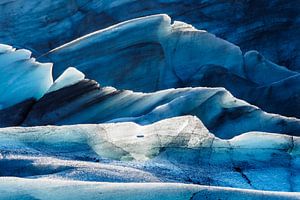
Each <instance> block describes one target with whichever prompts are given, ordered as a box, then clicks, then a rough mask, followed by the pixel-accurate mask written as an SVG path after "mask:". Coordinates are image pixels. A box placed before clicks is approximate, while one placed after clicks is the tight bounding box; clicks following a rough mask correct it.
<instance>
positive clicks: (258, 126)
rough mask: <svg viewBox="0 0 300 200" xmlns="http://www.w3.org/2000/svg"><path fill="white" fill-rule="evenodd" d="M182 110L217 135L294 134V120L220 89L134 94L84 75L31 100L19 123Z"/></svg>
mask: <svg viewBox="0 0 300 200" xmlns="http://www.w3.org/2000/svg"><path fill="white" fill-rule="evenodd" d="M187 114H190V115H196V116H198V117H199V118H200V119H201V120H202V121H203V123H204V124H205V126H206V127H207V128H208V129H209V130H210V131H211V132H213V133H214V134H216V135H217V136H219V137H222V138H231V137H233V136H235V135H238V134H241V133H245V132H249V131H264V132H276V133H284V134H290V135H299V133H300V121H299V120H298V119H296V118H286V117H283V116H280V115H274V114H268V113H265V112H263V111H262V110H261V109H259V108H258V107H255V106H252V105H250V104H248V103H246V102H244V101H241V100H238V99H236V98H234V97H233V96H232V95H231V94H230V93H229V92H228V91H227V90H225V89H222V88H201V87H197V88H179V89H168V90H162V91H158V92H154V93H139V92H132V91H129V90H117V89H115V88H113V87H100V86H99V85H98V83H97V82H95V81H92V80H89V79H85V80H82V81H80V82H78V83H76V84H74V85H70V86H68V87H64V88H62V89H60V90H57V91H54V92H50V93H47V94H46V95H44V96H43V97H42V98H41V99H40V100H38V101H37V102H36V103H35V104H34V105H33V107H32V108H31V110H30V112H29V113H28V115H27V117H26V119H25V120H24V122H23V123H22V125H25V126H36V125H49V124H50V125H51V124H52V125H67V124H82V123H84V124H87V123H88V124H89V123H102V122H109V121H113V122H117V121H133V122H136V123H139V124H150V123H153V122H156V121H159V120H161V119H166V118H170V117H175V116H182V115H187Z"/></svg>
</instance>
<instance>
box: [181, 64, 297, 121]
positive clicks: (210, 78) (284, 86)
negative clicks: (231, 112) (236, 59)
mask: <svg viewBox="0 0 300 200" xmlns="http://www.w3.org/2000/svg"><path fill="white" fill-rule="evenodd" d="M253 69H255V68H253ZM261 72H262V73H260V72H258V73H254V74H253V76H251V77H252V78H255V74H256V75H257V76H262V77H263V76H265V77H266V78H265V79H263V78H262V79H261V80H266V81H267V80H270V78H268V77H271V79H274V78H275V76H273V74H275V73H271V72H269V71H264V70H262V71H261ZM273 72H274V71H273ZM280 75H284V73H281V74H280ZM252 78H250V79H252ZM252 80H253V79H252ZM253 81H254V80H253ZM253 81H251V80H249V79H245V78H242V77H239V76H237V75H235V74H233V73H232V72H230V71H229V70H228V69H226V68H224V67H222V66H211V65H208V66H203V67H202V68H201V69H200V70H199V71H198V72H197V73H195V75H194V76H193V77H192V78H190V80H189V81H188V83H187V84H186V86H193V87H198V86H203V87H224V88H226V89H227V90H228V91H230V92H231V93H232V94H233V95H234V96H235V97H237V98H239V99H243V100H246V101H247V102H249V103H250V104H252V105H256V106H258V107H259V108H261V109H262V110H264V111H267V112H271V113H278V114H281V115H284V116H289V117H297V118H300V98H299V95H298V94H299V92H300V87H299V85H300V74H296V75H293V76H289V77H287V78H283V79H281V80H278V81H274V82H273V83H269V84H265V85H259V84H258V83H255V82H253ZM283 91H284V92H283Z"/></svg>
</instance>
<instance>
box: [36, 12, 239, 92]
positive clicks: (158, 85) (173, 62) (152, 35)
mask: <svg viewBox="0 0 300 200" xmlns="http://www.w3.org/2000/svg"><path fill="white" fill-rule="evenodd" d="M187 49H188V51H187ZM82 52H84V53H82ZM43 57H44V59H47V58H48V59H50V60H51V61H52V62H54V63H55V67H54V69H53V70H54V76H55V77H56V76H57V75H58V74H60V73H62V72H63V71H64V70H65V68H66V66H75V67H76V68H77V69H78V70H80V71H82V72H83V73H84V74H86V76H88V77H89V78H91V79H94V80H97V81H99V82H101V83H102V84H103V85H105V86H114V87H118V88H121V89H134V90H136V91H155V90H158V89H162V88H170V87H173V86H175V85H176V84H177V85H178V83H180V82H182V81H185V80H187V78H189V77H190V76H191V75H192V74H193V73H194V72H196V71H197V69H198V68H200V67H201V66H202V65H206V64H215V65H221V66H224V67H226V68H229V69H231V70H232V71H233V72H234V73H236V74H238V75H240V76H244V72H243V56H242V52H241V50H240V49H239V47H237V46H235V45H233V44H231V43H229V42H227V41H225V40H222V39H220V38H217V37H215V36H214V35H213V34H210V33H208V32H206V31H202V30H196V29H195V28H194V27H192V26H191V25H188V24H185V23H183V22H174V23H171V18H170V17H169V16H167V15H153V16H147V17H143V18H137V19H133V20H129V21H126V22H122V23H120V24H117V25H114V26H111V27H108V28H106V29H102V30H99V31H96V32H93V33H91V34H88V35H85V36H83V37H81V38H78V39H76V40H74V41H72V42H70V43H67V44H64V45H62V46H60V47H58V48H56V49H54V50H52V51H50V52H49V53H47V54H45V55H44V56H43ZM41 59H42V58H41ZM116 69H118V70H116ZM141 77H143V78H141ZM149 79H150V80H149ZM133 81H135V84H133Z"/></svg>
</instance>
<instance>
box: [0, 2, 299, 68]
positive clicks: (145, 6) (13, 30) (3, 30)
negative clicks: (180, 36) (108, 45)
mask: <svg viewBox="0 0 300 200" xmlns="http://www.w3.org/2000/svg"><path fill="white" fill-rule="evenodd" d="M158 13H166V14H168V15H170V16H171V17H172V19H174V20H177V21H178V20H179V21H184V22H187V23H190V24H192V25H194V26H195V27H197V28H199V29H205V30H208V31H209V32H212V33H214V34H216V35H217V36H219V37H221V38H224V39H226V40H228V41H230V42H233V43H235V44H237V45H239V46H241V48H242V49H243V50H244V51H248V50H252V49H256V50H258V51H260V52H262V53H263V55H265V56H266V57H267V58H269V59H271V60H272V61H274V62H276V63H279V64H281V65H284V66H288V67H290V68H294V69H298V70H299V55H300V54H299V46H300V45H299V39H298V36H299V31H300V29H299V2H298V1H297V0H290V1H274V0H272V1H261V0H252V1H238V2H235V1H229V2H227V1H226V2H223V1H219V0H211V1H207V0H197V1H195V0H172V1H164V0H163V1H162V0H143V2H142V3H141V2H140V1H136V0H101V1H90V0H81V1H71V0H56V1H52V0H35V1H30V2H28V1H27V0H18V1H11V0H2V1H1V4H0V43H9V44H14V45H18V46H21V47H23V48H28V49H35V50H37V52H36V54H38V55H41V54H42V53H46V52H47V51H49V50H50V49H53V48H55V47H58V46H60V45H62V44H64V43H66V42H69V41H71V40H74V39H76V38H78V37H80V36H83V35H85V34H88V33H91V32H93V31H96V30H99V29H103V28H106V27H108V26H110V25H113V24H116V23H119V22H123V21H126V20H129V19H133V18H137V17H142V16H148V15H152V14H158Z"/></svg>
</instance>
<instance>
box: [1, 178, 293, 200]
mask: <svg viewBox="0 0 300 200" xmlns="http://www.w3.org/2000/svg"><path fill="white" fill-rule="evenodd" d="M0 181H1V183H0V188H1V189H0V191H1V193H0V198H1V199H5V200H6V199H18V200H35V199H41V200H46V199H53V200H63V199H74V200H79V199H90V200H93V199H95V200H96V199H103V200H106V199H107V200H110V199H126V200H136V199H140V198H141V196H142V197H143V199H145V200H157V199H166V200H169V199H170V200H200V199H218V198H219V199H220V198H221V199H232V200H235V199H236V200H240V199H245V200H252V199H274V200H277V199H278V200H279V199H280V200H286V199H299V193H285V192H266V191H254V190H241V189H231V188H223V187H212V186H199V185H191V184H189V185H186V184H174V183H94V182H80V181H64V180H52V179H36V180H31V179H21V178H1V179H0Z"/></svg>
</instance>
